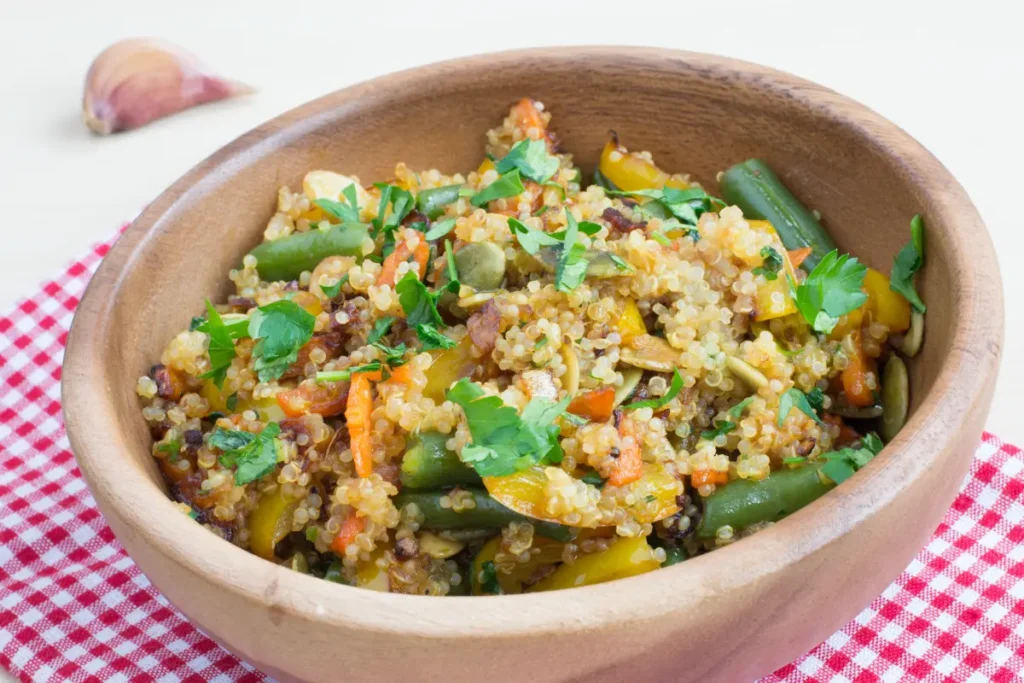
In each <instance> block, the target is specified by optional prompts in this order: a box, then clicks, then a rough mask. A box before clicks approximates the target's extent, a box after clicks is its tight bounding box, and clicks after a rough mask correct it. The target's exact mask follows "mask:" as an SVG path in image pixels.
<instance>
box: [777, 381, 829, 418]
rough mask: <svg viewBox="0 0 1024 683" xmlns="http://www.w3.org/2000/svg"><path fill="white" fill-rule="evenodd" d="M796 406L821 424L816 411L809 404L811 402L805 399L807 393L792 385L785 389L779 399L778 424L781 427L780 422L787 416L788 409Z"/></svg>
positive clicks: (790, 409)
mask: <svg viewBox="0 0 1024 683" xmlns="http://www.w3.org/2000/svg"><path fill="white" fill-rule="evenodd" d="M793 408H796V409H797V410H799V411H800V412H801V413H803V414H804V415H806V416H807V417H809V418H811V419H812V420H814V421H815V422H817V423H818V424H821V418H820V417H818V413H816V412H814V408H813V407H812V406H811V402H810V401H808V400H807V395H806V394H805V393H804V392H802V391H800V390H799V389H797V388H796V387H793V388H791V389H789V390H787V391H786V393H784V394H783V395H782V398H780V399H779V419H778V426H779V427H781V426H782V423H783V422H785V421H786V418H787V417H789V413H790V411H792V410H793Z"/></svg>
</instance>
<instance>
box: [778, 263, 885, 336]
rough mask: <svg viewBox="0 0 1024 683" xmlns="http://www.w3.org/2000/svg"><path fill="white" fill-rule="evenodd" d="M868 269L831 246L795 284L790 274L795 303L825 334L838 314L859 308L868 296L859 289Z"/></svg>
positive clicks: (816, 327)
mask: <svg viewBox="0 0 1024 683" xmlns="http://www.w3.org/2000/svg"><path fill="white" fill-rule="evenodd" d="M867 272H868V269H867V267H866V266H864V264H862V263H860V262H859V261H858V260H857V259H856V258H852V257H851V256H850V255H849V254H843V255H842V256H840V255H839V251H838V250H835V249H833V250H832V251H830V252H829V253H828V254H826V255H825V258H823V259H821V262H820V263H818V265H817V266H815V267H814V270H812V271H811V273H810V275H808V276H807V280H806V281H805V282H804V283H803V284H801V285H797V284H796V283H795V282H793V279H792V278H790V280H789V283H790V288H791V290H792V293H793V299H794V300H795V301H796V307H797V309H799V311H800V313H801V314H802V315H803V317H804V320H806V321H807V322H808V323H810V324H811V326H812V327H813V328H814V329H815V330H817V331H818V332H822V333H824V334H828V333H829V332H831V331H832V329H833V328H834V327H835V326H836V323H838V322H839V317H840V316H842V315H846V314H847V313H849V312H850V311H852V310H854V309H856V308H859V307H860V306H861V305H863V304H864V302H865V301H867V299H868V295H867V294H865V293H864V292H863V291H861V287H862V286H863V285H864V276H865V275H866V274H867Z"/></svg>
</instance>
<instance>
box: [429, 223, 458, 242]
mask: <svg viewBox="0 0 1024 683" xmlns="http://www.w3.org/2000/svg"><path fill="white" fill-rule="evenodd" d="M454 227H455V219H454V218H445V219H444V220H443V221H438V222H436V223H434V224H433V225H431V226H430V230H427V234H425V235H424V236H423V238H424V239H425V240H427V241H428V242H429V241H431V240H436V239H440V238H442V237H444V236H445V235H447V234H448V233H450V232H451V231H452V228H454Z"/></svg>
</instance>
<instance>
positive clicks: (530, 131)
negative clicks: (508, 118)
mask: <svg viewBox="0 0 1024 683" xmlns="http://www.w3.org/2000/svg"><path fill="white" fill-rule="evenodd" d="M512 115H513V116H515V119H516V125H517V126H518V127H519V128H520V129H521V130H522V131H523V132H524V133H526V134H527V135H529V136H530V137H531V138H533V139H534V140H541V139H543V138H544V137H545V135H546V134H547V127H546V126H545V125H544V118H543V117H542V116H541V114H540V110H539V109H537V105H536V104H534V102H533V100H531V99H530V98H529V97H524V98H523V99H521V100H519V102H518V103H517V104H516V106H514V107H512Z"/></svg>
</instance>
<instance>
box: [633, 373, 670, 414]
mask: <svg viewBox="0 0 1024 683" xmlns="http://www.w3.org/2000/svg"><path fill="white" fill-rule="evenodd" d="M682 389H683V376H682V375H680V374H679V370H674V371H673V374H672V384H670V385H669V387H668V391H666V392H665V395H664V396H661V397H659V398H649V399H647V400H645V401H635V402H633V403H627V404H626V405H624V406H622V409H623V410H636V409H637V408H653V409H654V410H660V409H661V408H664V407H665V406H667V405H668V402H669V401H671V400H672V399H674V398H675V397H676V396H678V395H679V392H680V391H682Z"/></svg>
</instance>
